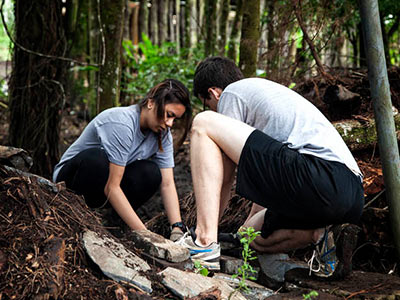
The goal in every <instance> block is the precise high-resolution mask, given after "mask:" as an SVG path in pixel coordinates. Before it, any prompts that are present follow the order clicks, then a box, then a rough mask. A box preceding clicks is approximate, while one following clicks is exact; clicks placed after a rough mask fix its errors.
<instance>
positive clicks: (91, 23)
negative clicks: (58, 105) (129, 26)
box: [87, 0, 102, 118]
mask: <svg viewBox="0 0 400 300" xmlns="http://www.w3.org/2000/svg"><path fill="white" fill-rule="evenodd" d="M88 9H89V11H88V18H87V24H88V29H87V30H88V33H89V45H88V47H89V50H88V52H89V63H91V64H97V63H101V59H100V55H101V52H102V51H101V49H102V46H101V45H102V43H101V42H100V41H102V35H101V33H100V30H99V19H98V15H99V10H100V7H99V5H98V3H97V0H90V1H89V5H88ZM98 76H99V72H98V71H96V70H92V69H89V70H88V81H89V86H91V87H93V88H92V89H91V91H90V92H89V94H90V95H89V97H88V103H87V106H88V107H87V109H88V111H89V117H90V118H94V117H95V116H96V114H97V113H98V111H99V95H98V91H99V86H98V85H99V80H98V78H99V77H98Z"/></svg>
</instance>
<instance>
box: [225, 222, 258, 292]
mask: <svg viewBox="0 0 400 300" xmlns="http://www.w3.org/2000/svg"><path fill="white" fill-rule="evenodd" d="M238 233H239V235H240V236H241V238H240V243H241V244H242V245H243V250H242V257H243V265H242V266H240V267H239V268H238V270H237V273H236V274H233V275H232V278H237V277H240V281H239V287H238V290H243V291H244V292H248V291H249V288H248V286H247V284H246V280H247V279H250V280H257V278H255V277H254V276H253V274H254V273H256V271H255V270H254V269H253V267H252V266H251V265H250V264H249V261H251V260H255V259H257V256H255V255H254V253H256V252H255V251H254V250H252V249H250V244H251V242H253V241H254V240H255V238H256V237H257V236H259V235H260V233H261V232H260V231H255V230H254V228H253V227H247V228H246V227H241V228H240V230H239V232H238Z"/></svg>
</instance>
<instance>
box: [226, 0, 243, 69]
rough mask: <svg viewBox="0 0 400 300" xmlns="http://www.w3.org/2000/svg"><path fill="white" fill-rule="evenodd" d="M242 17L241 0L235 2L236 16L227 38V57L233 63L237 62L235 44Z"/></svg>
mask: <svg viewBox="0 0 400 300" xmlns="http://www.w3.org/2000/svg"><path fill="white" fill-rule="evenodd" d="M242 17H243V0H237V2H236V14H235V18H234V20H233V24H232V31H231V36H230V38H229V45H228V57H229V58H230V59H232V60H233V61H234V62H236V61H237V44H238V40H239V35H240V32H241V27H242Z"/></svg>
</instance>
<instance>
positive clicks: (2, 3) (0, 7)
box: [0, 0, 99, 67]
mask: <svg viewBox="0 0 400 300" xmlns="http://www.w3.org/2000/svg"><path fill="white" fill-rule="evenodd" d="M3 6H4V0H2V1H1V6H0V15H1V20H2V21H3V24H4V29H5V31H6V34H7V36H8V38H9V39H10V40H11V42H12V43H13V44H14V45H15V46H17V47H18V48H20V49H21V50H23V51H25V52H28V53H30V54H34V55H37V56H40V57H46V58H52V59H59V60H63V61H68V62H73V63H76V64H78V65H83V66H93V67H99V65H98V64H88V63H86V62H81V61H78V60H75V59H72V58H67V57H61V56H53V55H47V54H43V53H39V52H35V51H33V50H30V49H28V48H25V47H24V46H22V45H21V44H19V43H17V42H16V41H15V40H14V38H13V37H12V36H11V34H10V31H9V30H8V27H7V23H6V21H5V19H4V14H3Z"/></svg>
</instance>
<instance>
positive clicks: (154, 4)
mask: <svg viewBox="0 0 400 300" xmlns="http://www.w3.org/2000/svg"><path fill="white" fill-rule="evenodd" d="M158 1H159V0H151V8H150V39H151V42H152V43H153V45H158V44H159V39H158V21H159V20H158Z"/></svg>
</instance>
